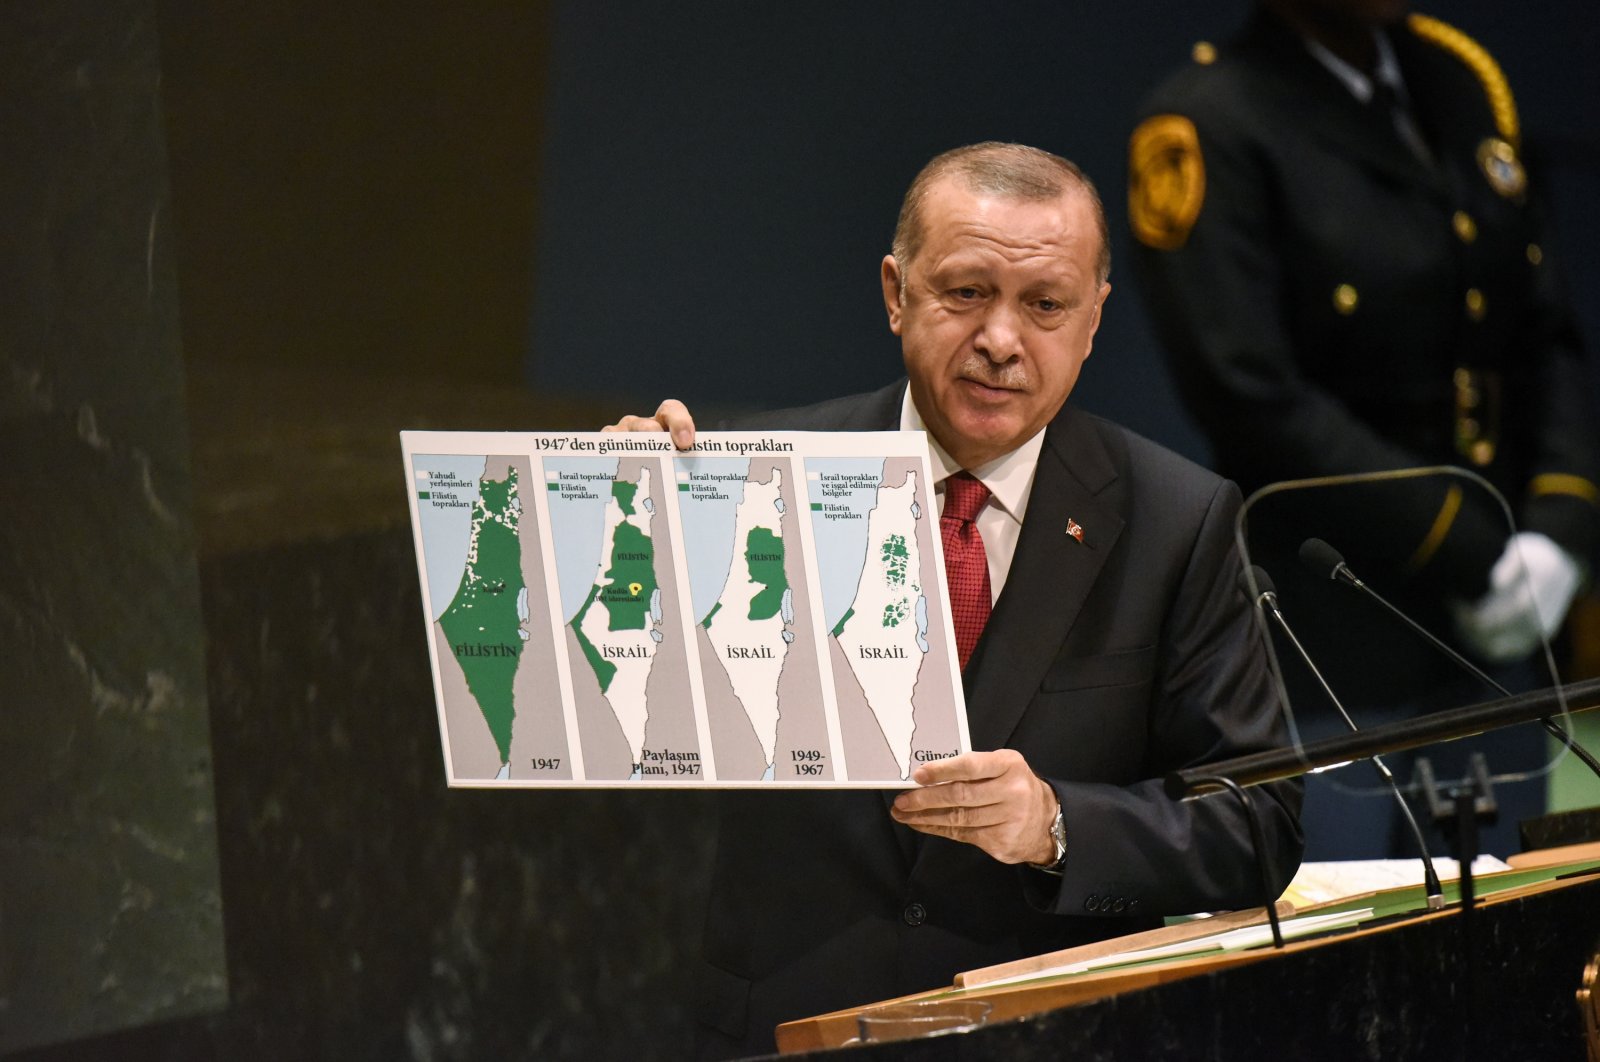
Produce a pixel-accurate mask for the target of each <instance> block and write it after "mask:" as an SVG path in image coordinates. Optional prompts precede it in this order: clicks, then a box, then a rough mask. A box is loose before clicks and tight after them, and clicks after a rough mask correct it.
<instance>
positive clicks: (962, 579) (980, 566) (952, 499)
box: [939, 472, 992, 671]
mask: <svg viewBox="0 0 1600 1062" xmlns="http://www.w3.org/2000/svg"><path fill="white" fill-rule="evenodd" d="M988 503H989V488H988V487H985V486H984V485H983V484H982V483H980V482H978V480H977V479H975V478H974V477H973V475H972V474H971V473H970V472H958V473H956V474H955V475H953V476H951V477H950V478H949V479H947V480H945V482H944V512H942V513H941V514H940V515H939V536H940V538H942V539H943V540H944V577H945V583H946V585H947V587H948V588H949V591H950V611H951V613H952V614H953V616H954V618H955V624H956V653H957V656H958V657H959V658H960V660H961V669H962V670H963V671H965V670H966V668H967V660H968V658H969V657H971V656H972V649H973V647H974V646H976V645H977V644H978V636H979V635H981V634H982V633H983V625H984V624H985V623H988V622H989V609H990V607H991V605H992V601H991V595H990V593H989V558H988V555H987V554H985V553H984V551H983V536H982V535H980V534H978V525H977V523H976V521H977V519H978V514H979V513H980V512H982V511H983V507H984V506H985V505H987V504H988Z"/></svg>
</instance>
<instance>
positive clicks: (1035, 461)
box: [900, 387, 1044, 601]
mask: <svg viewBox="0 0 1600 1062" xmlns="http://www.w3.org/2000/svg"><path fill="white" fill-rule="evenodd" d="M900 430H901V431H927V430H928V425H927V423H926V422H925V421H923V419H922V414H921V413H918V412H917V407H916V405H915V404H914V403H913V402H912V401H911V388H909V387H908V388H906V393H905V396H904V397H903V398H901V400H900ZM1043 445H1044V429H1043V428H1041V429H1039V431H1038V432H1036V433H1035V434H1034V436H1033V437H1032V438H1031V439H1029V440H1028V441H1027V442H1025V443H1023V444H1022V445H1021V446H1019V447H1017V448H1016V449H1015V450H1012V451H1011V452H1010V453H1008V454H1005V455H1003V456H1001V457H997V458H995V459H994V460H993V461H989V462H987V463H985V464H982V465H979V466H978V467H977V468H969V469H966V470H965V471H967V472H970V473H972V475H973V476H974V477H976V478H977V480H978V481H979V482H980V483H982V484H983V485H984V486H985V487H988V488H989V493H990V494H991V495H992V497H991V498H990V499H989V504H988V505H986V506H984V507H983V511H982V512H980V513H979V514H978V520H977V524H978V534H979V535H981V536H983V552H984V555H985V556H986V557H987V558H988V560H989V593H990V596H991V597H992V598H993V600H994V601H998V600H1000V591H1001V590H1003V589H1005V585H1006V574H1007V573H1008V572H1010V571H1011V558H1012V557H1013V556H1015V555H1016V552H1017V538H1018V536H1020V535H1021V534H1022V518H1023V516H1024V515H1025V514H1026V512H1027V509H1028V493H1029V492H1030V491H1032V490H1033V474H1034V472H1035V471H1036V470H1037V469H1038V467H1039V449H1040V447H1042V446H1043ZM928 459H929V470H930V471H931V472H932V474H933V489H934V498H935V504H936V505H938V507H939V511H940V512H941V513H942V512H943V511H944V482H945V480H947V479H949V478H950V477H951V476H953V475H955V474H956V473H957V472H960V471H963V469H962V468H961V466H960V465H958V464H957V463H956V462H955V460H954V459H953V458H951V456H950V455H949V454H948V453H947V452H945V448H944V447H943V446H940V445H939V440H938V439H935V438H934V437H933V433H932V432H929V433H928Z"/></svg>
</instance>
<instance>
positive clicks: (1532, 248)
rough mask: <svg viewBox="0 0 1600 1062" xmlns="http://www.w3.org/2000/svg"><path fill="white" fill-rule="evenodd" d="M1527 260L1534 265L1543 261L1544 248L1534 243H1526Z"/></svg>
mask: <svg viewBox="0 0 1600 1062" xmlns="http://www.w3.org/2000/svg"><path fill="white" fill-rule="evenodd" d="M1528 261H1529V262H1531V263H1532V264H1534V265H1538V264H1539V263H1540V262H1542V261H1544V248H1542V247H1540V246H1539V245H1538V244H1536V243H1530V244H1528Z"/></svg>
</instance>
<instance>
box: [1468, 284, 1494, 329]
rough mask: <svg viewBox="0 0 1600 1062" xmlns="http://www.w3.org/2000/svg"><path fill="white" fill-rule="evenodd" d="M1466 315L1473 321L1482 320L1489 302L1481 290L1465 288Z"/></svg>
mask: <svg viewBox="0 0 1600 1062" xmlns="http://www.w3.org/2000/svg"><path fill="white" fill-rule="evenodd" d="M1466 301H1467V316H1468V317H1470V318H1472V319H1473V320H1474V321H1481V320H1483V315H1484V314H1485V313H1486V312H1487V311H1488V309H1489V304H1488V302H1487V301H1485V300H1484V297H1483V292H1481V291H1479V290H1478V289H1477V288H1468V289H1467V300H1466Z"/></svg>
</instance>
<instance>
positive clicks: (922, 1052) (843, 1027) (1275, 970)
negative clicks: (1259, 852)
mask: <svg viewBox="0 0 1600 1062" xmlns="http://www.w3.org/2000/svg"><path fill="white" fill-rule="evenodd" d="M1512 862H1513V866H1514V869H1513V870H1511V871H1508V872H1503V873H1500V874H1494V875H1487V876H1480V877H1479V878H1477V880H1476V891H1477V902H1476V903H1475V904H1474V905H1473V906H1472V907H1470V908H1467V909H1463V907H1462V905H1461V903H1460V899H1459V896H1458V895H1457V894H1456V890H1455V887H1454V885H1453V884H1451V885H1448V886H1447V887H1446V900H1447V906H1446V907H1445V909H1443V910H1441V911H1436V912H1428V911H1427V910H1426V907H1425V903H1424V900H1423V896H1422V892H1421V889H1420V888H1417V889H1395V890H1389V891H1387V892H1381V893H1373V894H1368V895H1365V896H1360V897H1350V898H1347V899H1342V900H1338V901H1335V902H1333V903H1330V904H1321V905H1318V906H1317V907H1315V908H1310V909H1302V910H1300V911H1296V912H1294V915H1295V917H1296V918H1300V917H1304V916H1307V915H1308V914H1312V915H1315V914H1321V915H1327V916H1329V917H1330V918H1331V919H1332V920H1333V924H1334V926H1335V928H1332V929H1331V930H1324V931H1323V932H1321V933H1319V934H1317V935H1314V936H1311V937H1308V938H1305V939H1298V940H1290V941H1289V942H1288V943H1287V944H1286V946H1285V947H1284V948H1282V949H1281V950H1277V949H1273V948H1272V947H1271V946H1270V944H1269V945H1267V946H1257V947H1249V948H1244V949H1242V950H1228V951H1223V950H1212V951H1209V952H1206V953H1202V954H1189V955H1176V956H1173V957H1169V958H1154V959H1152V958H1148V957H1146V958H1144V959H1142V960H1138V959H1137V958H1136V959H1135V961H1129V962H1123V963H1122V964H1120V965H1115V966H1111V967H1109V968H1105V969H1099V970H1084V971H1082V972H1068V973H1055V974H1049V973H1045V972H1043V971H1045V970H1047V969H1049V968H1051V967H1060V966H1063V965H1066V964H1068V963H1075V964H1077V965H1079V966H1082V965H1084V964H1086V963H1092V962H1094V961H1097V960H1098V961H1104V960H1105V959H1106V957H1107V956H1108V955H1110V954H1111V953H1113V952H1122V953H1126V952H1129V951H1133V950H1135V949H1148V948H1151V947H1155V946H1157V945H1161V944H1168V945H1171V946H1173V947H1174V949H1175V950H1181V949H1182V948H1183V947H1184V946H1185V944H1184V942H1185V941H1191V942H1192V941H1193V940H1195V939H1196V938H1197V937H1199V936H1200V935H1202V934H1204V933H1206V932H1207V931H1212V932H1214V931H1215V930H1218V929H1229V928H1235V927H1240V926H1248V925H1250V924H1252V923H1256V924H1259V923H1260V922H1262V921H1263V920H1264V917H1265V912H1264V910H1261V909H1258V910H1256V911H1254V912H1244V913H1240V914H1237V915H1231V916H1226V921H1219V920H1204V921H1203V922H1201V923H1185V924H1182V925H1178V926H1171V927H1168V928H1166V929H1162V930H1155V931H1152V932H1151V933H1147V934H1137V935H1135V937H1131V938H1122V939H1120V940H1115V941H1105V942H1101V943H1098V944H1093V945H1087V946H1085V947H1084V948H1075V949H1071V950H1069V951H1068V952H1062V953H1057V954H1055V955H1051V956H1041V957H1038V958H1035V959H1028V960H1023V961H1022V962H1019V963H1012V964H1007V965H1006V966H1005V967H996V968H993V969H990V970H983V971H971V972H969V973H966V974H963V975H961V977H959V978H957V983H956V984H955V985H952V986H951V987H950V988H948V989H944V990H941V991H934V992H927V993H922V994H920V995H917V996H909V997H905V998H906V999H924V998H935V997H942V996H948V997H951V998H976V999H983V1000H987V1001H988V1002H990V1003H991V1004H992V1005H993V1011H992V1015H991V1018H990V1022H989V1024H988V1025H986V1026H985V1027H983V1028H979V1029H975V1030H973V1031H971V1032H966V1033H958V1034H951V1035H947V1036H943V1037H935V1038H930V1039H927V1040H920V1041H915V1040H913V1041H901V1042H899V1043H891V1044H879V1045H872V1046H871V1047H868V1048H852V1050H855V1051H859V1052H865V1053H863V1054H858V1055H853V1056H852V1057H871V1058H884V1059H967V1058H973V1059H977V1058H1005V1059H1008V1060H1012V1059H1015V1060H1024V1062H1025V1060H1027V1059H1032V1058H1039V1059H1045V1058H1049V1059H1057V1058H1072V1059H1074V1060H1096V1059H1104V1060H1106V1062H1112V1060H1116V1059H1128V1058H1183V1059H1213V1058H1214V1059H1241V1058H1384V1059H1390V1058H1424V1057H1425V1058H1440V1059H1444V1058H1448V1059H1477V1058H1484V1059H1574V1060H1577V1059H1582V1058H1583V1057H1584V1052H1585V1035H1586V1034H1585V1025H1584V1017H1583V1014H1582V1012H1581V1011H1580V997H1579V993H1580V991H1583V990H1584V988H1585V985H1584V978H1585V968H1586V966H1588V965H1589V964H1594V963H1600V955H1597V951H1600V845H1584V846H1577V847H1574V848H1570V849H1558V850H1554V851H1553V852H1550V853H1540V852H1533V853H1525V854H1523V855H1521V856H1518V857H1515V858H1514V859H1513V861H1512ZM1280 913H1282V912H1281V911H1280ZM1341 915H1342V916H1344V917H1343V918H1342V919H1341V917H1340V916H1341ZM1291 924H1292V923H1291ZM1147 954H1148V953H1147ZM1124 957H1125V956H1124ZM1591 976H1592V974H1591ZM1018 977H1020V978H1022V979H1021V980H1016V978H1018ZM1003 979H1005V980H1007V983H1003V984H1001V983H996V982H998V981H1001V980H1003ZM1592 995H1593V993H1592V992H1591V993H1590V994H1589V995H1585V996H1583V997H1582V1000H1583V1002H1584V1003H1587V1002H1588V1001H1589V1000H1590V998H1591V997H1592ZM886 1002H887V1001H886ZM875 1005H877V1004H875ZM862 1009H867V1008H864V1007H863V1008H856V1009H853V1010H845V1011H838V1012H835V1013H832V1014H824V1015H820V1016H817V1017H813V1018H806V1019H803V1020H800V1021H795V1022H790V1023H787V1024H785V1025H782V1026H779V1028H778V1046H779V1049H780V1050H781V1051H782V1052H783V1053H785V1054H790V1053H795V1052H808V1051H822V1050H828V1049H831V1048H834V1047H838V1046H841V1045H844V1044H845V1043H846V1042H847V1041H849V1040H850V1039H852V1038H853V1037H854V1036H855V1035H856V1029H857V1025H856V1015H857V1014H858V1013H859V1012H860V1010H862ZM1591 1050H1600V1046H1597V1047H1595V1048H1591Z"/></svg>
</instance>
